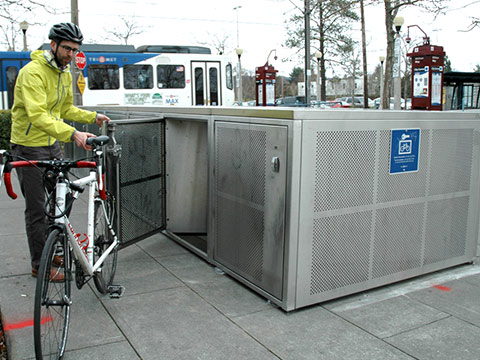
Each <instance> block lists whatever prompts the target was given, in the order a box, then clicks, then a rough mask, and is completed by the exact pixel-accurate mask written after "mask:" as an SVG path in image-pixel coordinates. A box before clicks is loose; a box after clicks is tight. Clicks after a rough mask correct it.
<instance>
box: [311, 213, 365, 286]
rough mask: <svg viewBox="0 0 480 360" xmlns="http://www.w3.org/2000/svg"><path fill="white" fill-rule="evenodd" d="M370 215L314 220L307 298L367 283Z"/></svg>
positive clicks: (357, 214)
mask: <svg viewBox="0 0 480 360" xmlns="http://www.w3.org/2000/svg"><path fill="white" fill-rule="evenodd" d="M371 223H372V212H371V211H368V212H358V213H353V214H345V215H340V216H332V217H327V218H320V219H315V220H314V222H313V251H312V271H311V279H310V295H313V294H317V293H321V292H324V291H328V290H332V289H337V288H340V287H344V286H348V285H353V284H357V283H361V282H364V281H367V280H368V272H369V258H370V250H369V249H370V246H369V244H370V238H371V237H370V233H371Z"/></svg>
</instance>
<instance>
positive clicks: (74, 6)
mask: <svg viewBox="0 0 480 360" xmlns="http://www.w3.org/2000/svg"><path fill="white" fill-rule="evenodd" d="M70 4H71V21H72V23H73V24H75V25H77V26H78V0H71V2H70ZM71 69H72V89H73V104H74V105H82V104H83V99H82V93H81V92H80V89H79V88H78V85H77V82H78V77H79V75H80V69H78V68H77V66H76V65H75V64H72V65H71Z"/></svg>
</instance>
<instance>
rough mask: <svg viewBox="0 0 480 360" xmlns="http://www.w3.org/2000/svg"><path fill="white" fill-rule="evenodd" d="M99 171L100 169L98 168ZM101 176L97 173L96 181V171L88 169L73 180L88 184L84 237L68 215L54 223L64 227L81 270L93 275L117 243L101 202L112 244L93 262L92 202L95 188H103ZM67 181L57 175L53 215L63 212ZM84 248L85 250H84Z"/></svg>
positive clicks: (75, 195) (93, 201) (67, 189)
mask: <svg viewBox="0 0 480 360" xmlns="http://www.w3.org/2000/svg"><path fill="white" fill-rule="evenodd" d="M99 173H101V170H99ZM101 179H102V177H101V176H100V175H99V181H98V182H97V172H96V171H90V175H89V176H86V177H83V178H81V179H78V180H75V181H73V183H74V184H75V185H79V186H82V187H83V186H88V213H87V233H86V239H80V236H81V235H80V233H76V232H75V230H74V228H73V226H72V224H71V222H70V220H69V218H68V216H67V215H66V214H64V215H63V216H61V217H59V218H58V219H56V221H55V223H56V224H60V225H61V226H62V227H63V228H64V229H65V233H66V234H68V240H69V243H70V246H71V247H72V250H73V252H74V253H75V257H76V258H77V260H78V261H79V262H80V264H81V266H82V268H83V271H84V272H85V273H86V274H88V275H90V276H93V274H94V273H95V272H96V271H97V270H98V269H99V267H100V266H101V265H102V264H103V261H104V260H105V258H106V257H107V256H108V255H109V254H110V252H111V251H112V250H113V249H114V247H115V246H117V244H118V238H117V235H116V234H115V233H114V231H113V229H112V226H111V224H110V219H108V217H107V216H106V210H105V204H104V203H103V202H102V211H104V213H105V218H106V220H107V225H108V229H109V231H110V233H111V234H112V236H113V242H112V244H111V245H110V246H109V247H108V248H107V250H106V251H105V252H104V253H103V254H102V256H101V257H100V258H99V259H98V260H97V261H96V262H95V263H94V262H93V247H94V244H93V239H94V222H95V218H94V215H95V214H94V203H95V190H97V189H99V192H101V191H102V190H103V181H102V180H101ZM68 187H69V186H68V183H67V182H65V181H62V177H61V176H59V177H58V181H57V186H56V199H55V203H56V206H55V215H56V216H59V215H61V214H63V213H64V212H65V205H66V196H67V193H68V191H69V188H68ZM73 193H74V197H75V198H77V197H78V192H76V191H73ZM85 241H88V244H87V246H86V249H85V245H84V242H85ZM84 249H85V250H84Z"/></svg>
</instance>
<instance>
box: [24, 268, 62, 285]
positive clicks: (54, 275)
mask: <svg viewBox="0 0 480 360" xmlns="http://www.w3.org/2000/svg"><path fill="white" fill-rule="evenodd" d="M32 276H33V277H34V278H36V277H38V269H34V268H32ZM50 281H51V282H54V283H59V282H64V281H65V275H64V274H63V272H60V270H58V269H57V268H54V267H52V268H50Z"/></svg>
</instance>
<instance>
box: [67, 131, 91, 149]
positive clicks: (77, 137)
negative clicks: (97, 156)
mask: <svg viewBox="0 0 480 360" xmlns="http://www.w3.org/2000/svg"><path fill="white" fill-rule="evenodd" d="M92 136H93V137H95V135H94V134H91V133H88V132H83V131H78V130H77V131H75V133H74V134H73V137H72V139H73V141H75V144H76V145H77V146H78V147H80V148H82V149H85V150H87V151H92V149H93V148H92V147H91V146H90V145H87V143H86V141H87V139H88V138H89V137H92Z"/></svg>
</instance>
